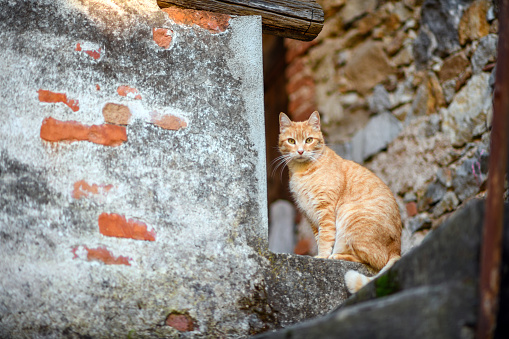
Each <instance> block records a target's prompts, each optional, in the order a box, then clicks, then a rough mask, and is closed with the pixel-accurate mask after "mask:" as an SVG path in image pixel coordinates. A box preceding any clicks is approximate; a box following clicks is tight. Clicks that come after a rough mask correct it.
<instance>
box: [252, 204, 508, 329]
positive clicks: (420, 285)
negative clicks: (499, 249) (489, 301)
mask: <svg viewBox="0 0 509 339" xmlns="http://www.w3.org/2000/svg"><path fill="white" fill-rule="evenodd" d="M506 211H509V206H508V205H506ZM505 214H506V216H505V223H504V225H506V228H507V226H508V225H509V217H508V213H507V212H506V213H505ZM483 215H484V201H481V200H475V201H472V202H470V203H469V204H467V205H466V206H465V207H464V208H462V209H460V210H459V211H457V212H456V213H455V214H454V215H453V216H451V217H450V218H449V219H448V220H446V221H445V222H444V224H443V225H442V226H441V227H440V228H438V229H437V230H436V231H434V232H433V233H431V234H430V235H429V236H428V237H427V238H426V239H425V240H424V242H423V243H422V245H421V246H419V247H417V248H415V249H414V250H412V251H411V252H410V253H408V254H407V255H405V256H404V257H403V258H401V260H400V261H398V262H397V263H396V264H395V265H394V266H393V267H392V268H391V269H390V270H389V271H388V272H387V273H386V274H384V275H382V276H381V277H379V278H378V279H376V280H374V281H373V282H371V283H370V284H368V285H367V286H365V287H364V288H363V289H361V290H360V291H359V292H358V293H357V294H355V295H353V296H351V297H350V298H349V299H348V300H346V301H345V302H344V303H342V304H341V305H340V306H339V307H338V308H336V309H335V310H333V311H332V312H330V313H329V314H327V315H325V316H323V317H319V318H315V319H312V320H309V321H306V322H302V323H299V324H297V325H294V326H290V327H287V328H284V329H282V330H278V331H273V332H266V333H263V334H261V335H258V336H256V337H255V338H339V337H343V338H473V337H474V336H475V326H476V322H477V312H478V307H479V305H478V280H479V253H480V244H481V238H482V222H483ZM505 233H506V234H505V238H504V260H503V269H502V285H501V289H500V291H501V294H500V300H501V302H500V312H499V320H498V326H497V333H496V337H499V338H503V337H505V338H507V331H508V328H507V326H508V325H507V324H508V323H509V322H508V321H507V320H508V319H507V318H508V314H507V312H506V309H507V300H508V298H507V294H508V293H507V292H508V291H507V281H508V279H507V278H508V263H509V260H508V258H507V256H508V253H509V251H508V244H509V241H508V240H509V237H508V235H509V234H507V233H508V232H505ZM504 286H505V287H504Z"/></svg>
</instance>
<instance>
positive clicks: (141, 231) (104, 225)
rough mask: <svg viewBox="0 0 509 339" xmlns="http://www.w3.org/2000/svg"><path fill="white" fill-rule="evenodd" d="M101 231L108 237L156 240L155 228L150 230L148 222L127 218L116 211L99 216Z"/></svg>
mask: <svg viewBox="0 0 509 339" xmlns="http://www.w3.org/2000/svg"><path fill="white" fill-rule="evenodd" d="M98 222H99V232H101V234H102V235H105V236H108V237H117V238H129V239H136V240H148V241H154V240H156V237H155V236H156V235H155V232H154V230H152V231H148V230H147V224H145V223H144V222H141V221H137V220H133V219H129V220H126V218H125V217H124V216H122V215H120V214H116V213H111V214H108V213H102V214H101V215H100V216H99V220H98Z"/></svg>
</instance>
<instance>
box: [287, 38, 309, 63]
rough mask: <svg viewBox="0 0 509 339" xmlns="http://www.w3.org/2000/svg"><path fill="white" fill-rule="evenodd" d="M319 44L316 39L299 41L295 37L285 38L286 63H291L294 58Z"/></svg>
mask: <svg viewBox="0 0 509 339" xmlns="http://www.w3.org/2000/svg"><path fill="white" fill-rule="evenodd" d="M316 44H317V41H316V39H315V40H312V41H298V40H293V39H285V47H286V56H285V59H286V63H288V64H289V63H291V62H293V60H294V59H295V58H296V57H298V56H300V55H302V54H304V53H305V52H306V51H307V50H308V49H310V48H311V47H313V46H315V45H316Z"/></svg>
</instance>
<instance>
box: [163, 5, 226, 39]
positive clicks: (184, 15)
mask: <svg viewBox="0 0 509 339" xmlns="http://www.w3.org/2000/svg"><path fill="white" fill-rule="evenodd" d="M162 10H163V11H164V12H166V13H168V15H169V17H170V19H171V20H173V22H175V23H176V24H179V25H186V26H193V25H197V26H199V27H201V28H204V29H206V30H208V31H209V32H211V33H221V32H224V31H226V29H227V28H228V26H229V25H230V18H231V17H230V16H229V15H227V14H220V13H212V12H206V11H197V10H194V9H183V8H178V7H168V8H163V9H162Z"/></svg>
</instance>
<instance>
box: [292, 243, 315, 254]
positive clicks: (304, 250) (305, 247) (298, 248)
mask: <svg viewBox="0 0 509 339" xmlns="http://www.w3.org/2000/svg"><path fill="white" fill-rule="evenodd" d="M293 252H294V253H295V254H300V255H309V253H310V252H311V243H310V241H309V239H301V240H299V242H298V243H297V245H295V248H294V249H293Z"/></svg>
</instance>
